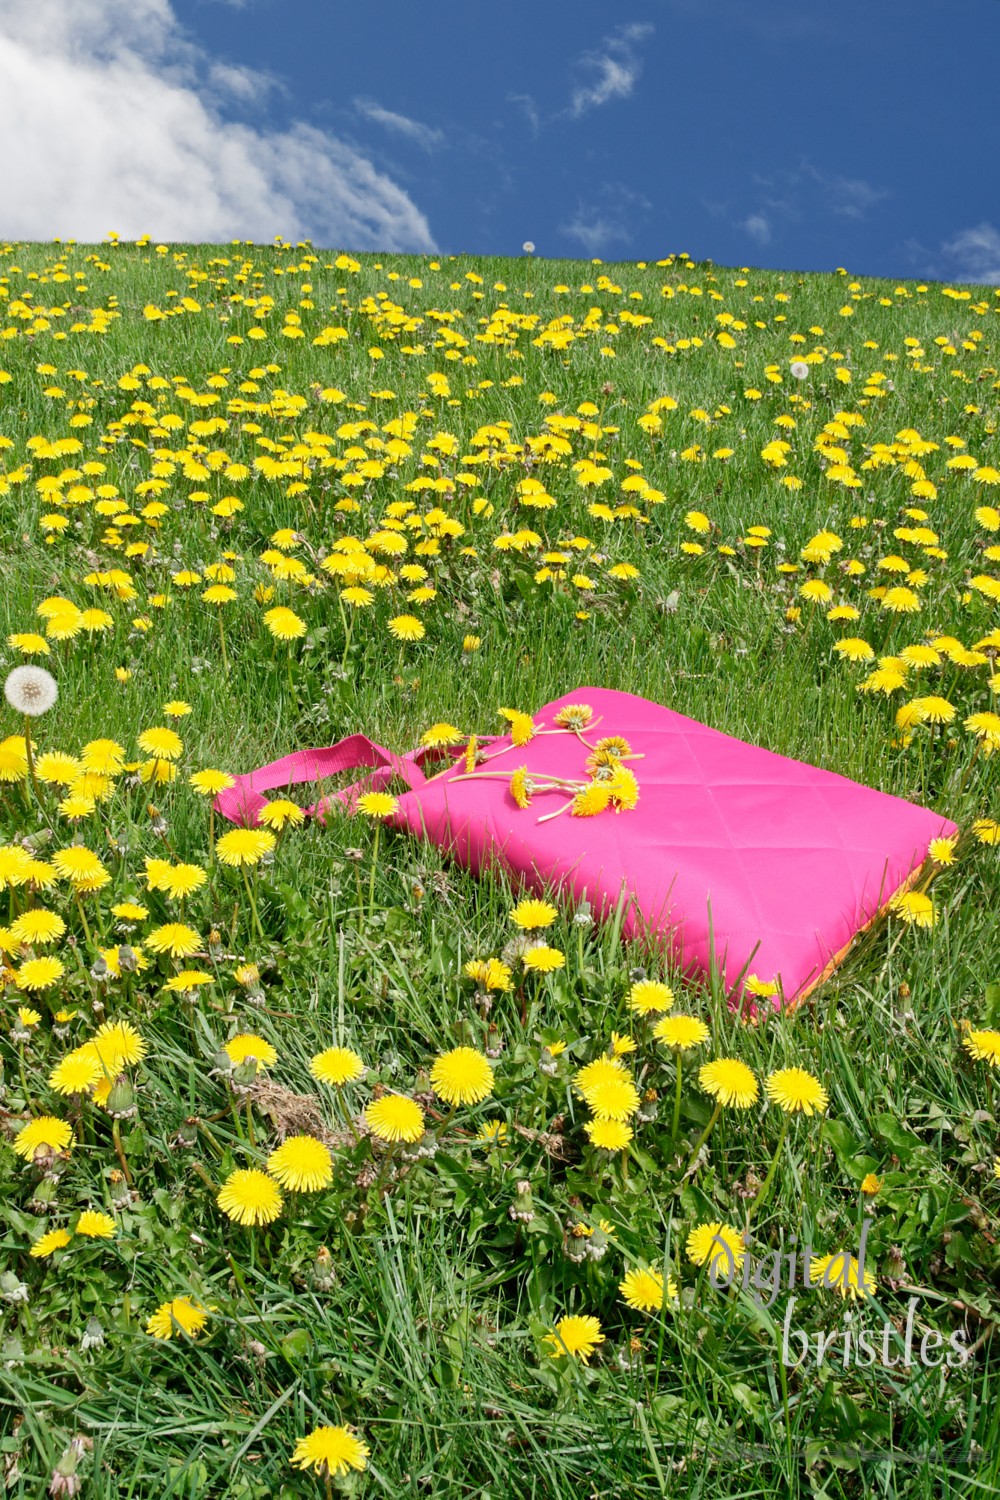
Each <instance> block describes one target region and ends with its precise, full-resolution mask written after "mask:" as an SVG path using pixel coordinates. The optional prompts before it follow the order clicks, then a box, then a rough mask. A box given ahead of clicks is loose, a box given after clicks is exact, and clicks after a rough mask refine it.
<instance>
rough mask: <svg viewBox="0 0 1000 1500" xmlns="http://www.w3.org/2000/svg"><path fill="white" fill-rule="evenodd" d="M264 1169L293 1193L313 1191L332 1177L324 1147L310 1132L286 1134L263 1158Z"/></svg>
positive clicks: (330, 1165) (331, 1164)
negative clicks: (283, 1139) (277, 1145)
mask: <svg viewBox="0 0 1000 1500" xmlns="http://www.w3.org/2000/svg"><path fill="white" fill-rule="evenodd" d="M267 1170H268V1171H269V1172H270V1174H271V1176H272V1177H273V1178H275V1179H276V1181H278V1182H280V1183H281V1186H282V1187H283V1188H286V1189H288V1191H289V1192H293V1193H316V1192H319V1190H320V1189H321V1188H325V1187H327V1186H328V1185H329V1183H330V1181H331V1180H332V1178H333V1160H332V1158H331V1156H330V1152H329V1149H328V1147H326V1146H324V1144H323V1142H322V1141H318V1140H317V1139H316V1138H315V1136H311V1135H290V1136H289V1137H288V1138H287V1139H286V1140H285V1141H283V1142H282V1144H281V1145H280V1146H279V1147H278V1149H277V1150H276V1151H272V1152H271V1155H270V1156H269V1157H268V1159H267Z"/></svg>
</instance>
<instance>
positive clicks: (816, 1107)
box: [764, 1068, 830, 1115]
mask: <svg viewBox="0 0 1000 1500" xmlns="http://www.w3.org/2000/svg"><path fill="white" fill-rule="evenodd" d="M764 1087H765V1089H766V1090H767V1094H768V1097H769V1098H770V1099H773V1101H774V1103H775V1104H777V1106H778V1108H779V1109H783V1110H784V1111H785V1113H786V1114H795V1113H797V1112H801V1113H802V1114H804V1115H812V1114H816V1113H822V1111H823V1110H824V1109H826V1107H827V1105H828V1104H829V1102H830V1097H829V1095H828V1094H827V1092H826V1090H825V1089H824V1087H823V1085H822V1084H821V1083H820V1081H819V1079H818V1078H814V1077H813V1075H812V1074H811V1073H807V1072H806V1071H805V1069H804V1068H779V1069H778V1070H777V1071H776V1072H774V1073H769V1074H768V1075H767V1078H766V1079H765V1081H764Z"/></svg>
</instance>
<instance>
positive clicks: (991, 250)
mask: <svg viewBox="0 0 1000 1500" xmlns="http://www.w3.org/2000/svg"><path fill="white" fill-rule="evenodd" d="M941 249H942V252H943V253H944V254H945V255H947V256H948V257H949V259H950V261H951V263H952V265H953V266H954V268H955V270H956V271H957V273H958V276H959V277H961V279H962V280H964V281H978V282H980V283H982V284H985V285H986V286H1000V230H998V229H995V228H994V227H993V225H992V224H978V225H977V226H976V228H975V229H961V230H959V232H958V234H956V235H955V237H954V239H951V240H949V241H948V242H947V244H945V245H942V246H941Z"/></svg>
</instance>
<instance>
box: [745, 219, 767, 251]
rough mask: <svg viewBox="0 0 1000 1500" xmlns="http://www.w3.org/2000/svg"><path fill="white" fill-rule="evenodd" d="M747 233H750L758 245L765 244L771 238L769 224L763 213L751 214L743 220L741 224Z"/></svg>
mask: <svg viewBox="0 0 1000 1500" xmlns="http://www.w3.org/2000/svg"><path fill="white" fill-rule="evenodd" d="M742 227H743V228H744V229H745V230H746V232H747V234H749V235H752V236H753V238H754V239H755V240H756V241H757V243H758V245H767V244H769V243H770V240H771V224H770V221H769V220H768V219H767V218H765V216H764V215H763V214H751V215H750V217H749V218H748V219H744V220H743V226H742Z"/></svg>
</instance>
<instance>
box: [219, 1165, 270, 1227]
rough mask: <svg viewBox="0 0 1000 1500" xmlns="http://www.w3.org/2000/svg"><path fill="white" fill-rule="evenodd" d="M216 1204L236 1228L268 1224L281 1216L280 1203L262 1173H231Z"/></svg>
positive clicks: (250, 1170) (246, 1169) (248, 1169)
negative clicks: (245, 1225) (243, 1225)
mask: <svg viewBox="0 0 1000 1500" xmlns="http://www.w3.org/2000/svg"><path fill="white" fill-rule="evenodd" d="M216 1201H217V1202H218V1205H219V1207H220V1208H221V1209H222V1212H223V1213H224V1214H226V1215H228V1217H229V1218H230V1219H233V1220H235V1222H236V1223H237V1224H270V1223H271V1221H272V1220H273V1219H276V1218H277V1217H278V1215H279V1214H280V1212H281V1205H282V1202H283V1199H282V1196H281V1193H280V1191H279V1189H278V1186H277V1183H275V1182H273V1181H272V1179H271V1178H270V1177H268V1176H267V1174H266V1173H265V1172H258V1171H257V1169H256V1168H255V1167H241V1168H238V1169H237V1170H236V1171H235V1172H230V1174H229V1176H228V1177H227V1178H226V1180H225V1182H224V1183H223V1184H222V1188H221V1190H220V1192H219V1196H218V1198H217V1200H216Z"/></svg>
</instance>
